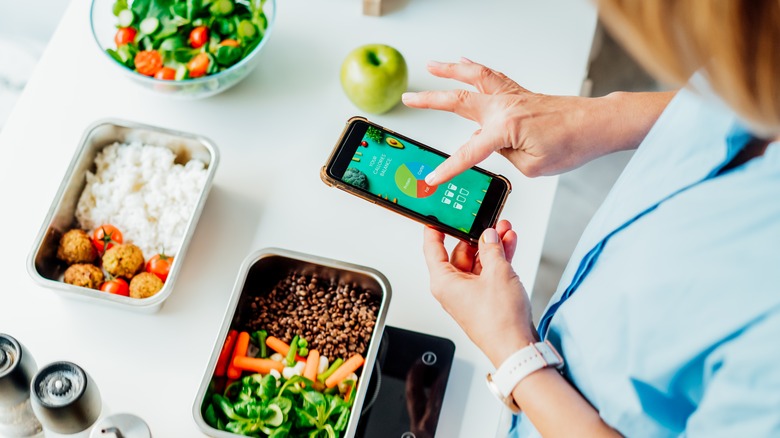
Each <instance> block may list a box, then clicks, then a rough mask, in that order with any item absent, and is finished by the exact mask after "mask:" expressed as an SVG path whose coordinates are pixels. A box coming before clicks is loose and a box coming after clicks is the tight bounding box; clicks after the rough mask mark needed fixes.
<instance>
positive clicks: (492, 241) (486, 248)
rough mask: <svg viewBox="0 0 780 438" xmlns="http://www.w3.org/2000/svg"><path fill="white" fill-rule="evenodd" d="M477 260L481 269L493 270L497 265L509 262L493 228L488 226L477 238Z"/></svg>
mask: <svg viewBox="0 0 780 438" xmlns="http://www.w3.org/2000/svg"><path fill="white" fill-rule="evenodd" d="M479 261H480V263H481V264H482V269H483V270H485V269H486V270H488V271H493V270H494V269H496V268H497V267H499V266H501V265H503V264H506V263H509V262H507V261H506V255H505V254H504V245H503V244H502V243H501V239H500V238H499V236H498V232H497V231H496V230H495V228H488V229H486V230H485V231H484V232H483V233H482V237H481V238H480V239H479Z"/></svg>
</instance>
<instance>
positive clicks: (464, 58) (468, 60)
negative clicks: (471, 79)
mask: <svg viewBox="0 0 780 438" xmlns="http://www.w3.org/2000/svg"><path fill="white" fill-rule="evenodd" d="M460 62H462V63H464V64H473V63H474V61H472V60H470V59H468V58H466V57H465V56H461V57H460Z"/></svg>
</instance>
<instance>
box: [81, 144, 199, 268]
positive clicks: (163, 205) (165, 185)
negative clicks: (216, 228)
mask: <svg viewBox="0 0 780 438" xmlns="http://www.w3.org/2000/svg"><path fill="white" fill-rule="evenodd" d="M175 158H176V157H175V155H174V154H173V152H172V151H171V150H170V149H168V148H165V147H158V146H149V145H143V144H141V143H130V144H120V143H114V144H112V145H110V146H107V147H106V148H104V149H103V150H102V151H101V152H100V153H99V154H98V156H97V157H96V158H95V165H96V167H97V169H96V172H95V173H94V174H93V173H92V172H87V185H86V187H85V188H84V192H82V194H81V197H80V198H79V202H78V205H77V206H76V220H77V221H78V223H79V226H80V227H81V228H83V229H85V230H89V231H90V232H91V231H92V230H94V229H95V228H97V227H99V226H100V225H102V224H111V225H114V226H115V227H117V228H119V230H120V231H121V232H122V235H123V236H124V241H125V243H134V244H135V245H138V247H140V248H141V251H143V253H144V257H145V258H149V257H151V256H152V255H154V254H157V253H159V252H161V251H163V250H164V251H165V253H166V254H168V255H171V256H173V255H176V254H177V253H178V251H179V247H180V246H181V243H182V238H183V236H184V231H185V229H186V227H187V222H188V221H189V219H190V216H191V215H192V212H193V211H194V209H195V205H196V204H197V203H198V198H199V195H200V193H201V190H202V189H203V186H204V185H205V183H206V174H207V171H206V165H205V164H204V163H203V162H202V161H199V160H190V161H189V162H187V164H186V165H181V164H174V160H175Z"/></svg>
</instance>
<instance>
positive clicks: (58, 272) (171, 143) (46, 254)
mask: <svg viewBox="0 0 780 438" xmlns="http://www.w3.org/2000/svg"><path fill="white" fill-rule="evenodd" d="M134 141H140V142H142V143H143V144H148V145H154V146H161V147H167V148H169V149H171V150H172V151H173V152H174V154H175V155H176V162H177V163H186V162H187V161H189V160H191V159H198V160H201V161H203V162H204V163H205V164H206V171H207V176H206V183H205V184H204V187H203V189H202V190H201V194H200V197H199V199H198V203H197V205H196V206H195V209H194V210H193V212H192V213H191V215H190V218H189V221H188V223H187V228H186V231H185V233H184V236H183V241H182V243H181V247H180V249H179V252H178V253H177V254H176V257H175V258H174V262H173V265H172V266H171V271H170V274H169V275H168V279H167V281H166V282H165V285H164V286H163V288H162V290H160V291H159V292H157V294H155V295H153V296H151V297H148V298H143V299H137V298H130V297H124V296H120V295H113V294H109V293H105V292H101V291H98V290H94V289H88V288H84V287H78V286H73V285H70V284H67V283H64V282H63V281H62V275H63V273H64V271H65V269H66V268H67V266H65V264H64V263H63V262H61V261H60V260H58V259H57V246H58V245H59V241H60V238H61V237H62V235H63V233H65V232H66V231H68V230H69V229H71V228H73V227H74V226H75V225H76V224H75V211H76V204H77V203H78V199H79V196H81V192H82V191H83V190H84V187H85V186H86V175H87V171H88V170H91V171H94V170H95V157H96V156H97V154H98V153H99V152H100V151H101V150H102V149H103V148H105V147H106V146H109V145H111V144H113V143H115V142H120V143H130V142H134ZM218 163H219V152H218V151H217V148H216V146H215V145H214V143H212V142H211V141H210V140H208V139H206V138H204V137H201V136H198V135H193V134H188V133H183V132H178V131H172V130H169V129H163V128H157V127H154V126H149V125H143V124H140V123H134V122H127V121H121V120H100V121H97V122H95V123H93V124H92V125H91V126H90V127H89V128H87V130H86V132H85V133H84V136H83V137H82V139H81V145H80V147H79V148H78V150H77V151H76V154H75V155H74V157H73V160H72V161H71V163H70V166H69V167H68V170H67V172H66V174H65V178H64V179H63V180H62V184H60V188H59V190H58V191H57V195H56V196H55V198H54V201H53V202H52V204H51V208H50V209H49V213H48V214H47V215H46V219H45V220H44V221H43V225H42V226H41V230H40V232H39V233H38V237H37V238H36V240H35V244H34V246H33V249H32V251H31V252H30V255H29V258H28V263H27V270H28V272H29V273H30V276H31V277H32V278H33V279H34V280H35V281H36V282H37V283H38V284H40V285H41V286H45V287H48V288H51V289H55V290H57V291H59V292H61V293H62V296H65V297H72V298H78V299H82V300H87V301H93V302H98V303H103V304H107V305H110V306H115V307H121V308H125V309H130V310H135V311H140V312H145V313H153V312H156V311H158V310H159V309H160V307H162V304H163V302H164V301H165V300H166V299H167V298H168V296H169V295H170V294H171V291H173V287H174V284H175V283H176V279H177V278H178V276H179V271H180V270H181V266H182V262H183V261H184V255H185V254H186V252H187V247H188V246H189V243H190V240H192V235H193V233H194V232H195V226H196V224H197V223H198V218H199V217H200V214H201V212H202V211H203V206H204V205H205V204H206V197H207V196H208V193H209V190H210V188H211V183H212V180H213V179H214V173H215V172H216V170H217V165H218ZM144 256H146V257H149V256H151V254H144Z"/></svg>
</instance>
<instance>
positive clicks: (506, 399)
mask: <svg viewBox="0 0 780 438" xmlns="http://www.w3.org/2000/svg"><path fill="white" fill-rule="evenodd" d="M485 380H486V382H487V387H488V389H489V390H490V392H491V393H493V395H494V396H496V398H497V399H499V400H501V403H503V404H504V405H505V406H506V407H507V408H509V410H510V411H512V413H513V414H519V413H520V407H519V406H517V404H516V403H515V399H514V397H512V394H508V395H506V396H505V395H504V394H501V391H500V390H499V389H498V385H496V382H494V381H493V376H492V375H490V374H489V373H488V375H487V377H486V379H485Z"/></svg>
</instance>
